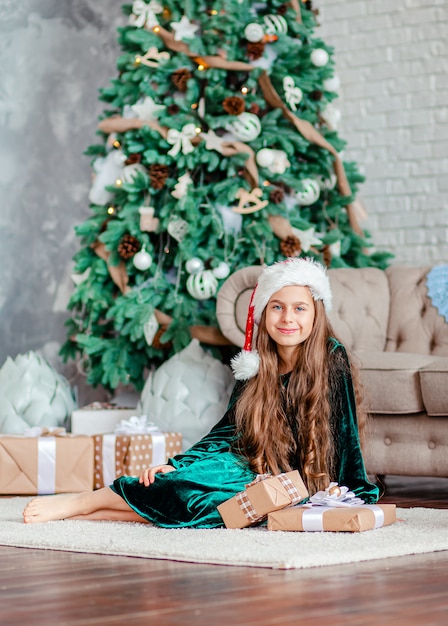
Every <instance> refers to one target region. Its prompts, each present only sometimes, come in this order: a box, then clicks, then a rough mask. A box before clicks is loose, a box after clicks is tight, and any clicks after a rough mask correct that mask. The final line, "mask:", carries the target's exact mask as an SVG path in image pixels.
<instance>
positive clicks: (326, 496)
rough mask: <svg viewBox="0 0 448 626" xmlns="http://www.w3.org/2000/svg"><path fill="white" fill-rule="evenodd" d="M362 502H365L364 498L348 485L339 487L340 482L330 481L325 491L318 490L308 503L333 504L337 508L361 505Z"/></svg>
mask: <svg viewBox="0 0 448 626" xmlns="http://www.w3.org/2000/svg"><path fill="white" fill-rule="evenodd" d="M360 504H364V500H362V499H361V498H357V497H356V496H355V494H354V493H353V491H350V490H349V488H348V487H339V485H338V483H330V485H329V486H328V487H327V488H326V489H325V491H318V492H317V493H315V494H314V495H313V496H311V498H310V499H309V501H308V503H307V505H308V506H332V507H336V508H345V507H348V506H359V505H360ZM305 506H306V505H305Z"/></svg>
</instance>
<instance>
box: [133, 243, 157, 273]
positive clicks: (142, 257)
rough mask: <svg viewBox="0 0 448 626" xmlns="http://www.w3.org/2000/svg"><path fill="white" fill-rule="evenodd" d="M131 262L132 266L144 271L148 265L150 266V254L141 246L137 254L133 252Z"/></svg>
mask: <svg viewBox="0 0 448 626" xmlns="http://www.w3.org/2000/svg"><path fill="white" fill-rule="evenodd" d="M132 263H133V264H134V267H136V268H137V269H138V270H141V271H142V272H144V271H145V270H147V269H148V268H149V267H151V265H152V256H151V255H150V254H149V252H146V250H145V249H144V248H143V249H142V250H140V252H137V254H134V257H133V259H132Z"/></svg>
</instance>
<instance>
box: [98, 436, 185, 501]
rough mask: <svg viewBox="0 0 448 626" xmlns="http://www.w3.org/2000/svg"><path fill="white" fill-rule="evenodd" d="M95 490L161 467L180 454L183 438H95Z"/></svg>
mask: <svg viewBox="0 0 448 626" xmlns="http://www.w3.org/2000/svg"><path fill="white" fill-rule="evenodd" d="M93 441H94V447H95V452H94V457H95V458H94V462H95V469H94V483H93V485H94V489H100V488H101V487H107V486H108V485H110V484H111V483H112V482H113V481H114V480H115V479H116V478H117V477H118V476H124V475H126V476H138V475H139V474H140V473H141V471H142V470H143V469H145V468H147V467H150V466H151V465H162V464H164V463H166V462H167V460H168V459H169V458H170V457H173V456H174V455H176V454H180V453H181V452H182V435H181V434H180V433H174V432H161V431H158V432H152V433H148V434H126V435H122V434H115V433H108V434H102V435H94V437H93Z"/></svg>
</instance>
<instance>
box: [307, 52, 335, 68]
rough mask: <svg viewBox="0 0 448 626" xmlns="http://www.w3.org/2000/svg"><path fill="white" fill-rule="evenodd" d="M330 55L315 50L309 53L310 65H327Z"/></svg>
mask: <svg viewBox="0 0 448 626" xmlns="http://www.w3.org/2000/svg"><path fill="white" fill-rule="evenodd" d="M329 59H330V55H329V54H328V52H327V51H326V50H324V49H323V48H315V49H314V50H313V51H312V53H311V63H312V64H313V65H315V66H316V67H323V66H324V65H327V63H328V61H329Z"/></svg>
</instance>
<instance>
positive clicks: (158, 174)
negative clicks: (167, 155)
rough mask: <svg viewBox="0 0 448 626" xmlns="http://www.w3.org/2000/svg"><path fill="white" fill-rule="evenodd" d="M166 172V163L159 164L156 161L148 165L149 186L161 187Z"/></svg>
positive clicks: (166, 174)
mask: <svg viewBox="0 0 448 626" xmlns="http://www.w3.org/2000/svg"><path fill="white" fill-rule="evenodd" d="M168 174H169V169H168V166H167V165H159V164H158V163H153V165H150V167H149V178H150V180H151V187H154V189H162V187H163V186H164V184H165V181H166V179H167V178H168Z"/></svg>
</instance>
